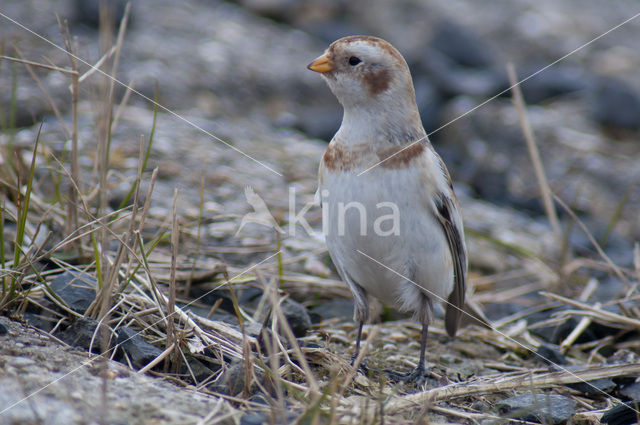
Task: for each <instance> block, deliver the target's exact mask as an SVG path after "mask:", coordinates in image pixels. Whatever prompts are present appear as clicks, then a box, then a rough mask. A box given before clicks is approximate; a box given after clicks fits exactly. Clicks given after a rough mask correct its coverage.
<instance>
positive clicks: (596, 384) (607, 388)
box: [568, 378, 616, 396]
mask: <svg viewBox="0 0 640 425" xmlns="http://www.w3.org/2000/svg"><path fill="white" fill-rule="evenodd" d="M568 387H569V388H573V389H574V390H576V391H580V392H581V393H582V394H585V395H595V396H601V395H603V393H607V394H608V393H610V392H611V391H613V390H614V389H615V388H616V383H615V382H613V380H612V379H611V378H601V379H594V380H593V381H588V382H578V383H575V384H569V385H568Z"/></svg>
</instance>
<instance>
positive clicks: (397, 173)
mask: <svg viewBox="0 0 640 425" xmlns="http://www.w3.org/2000/svg"><path fill="white" fill-rule="evenodd" d="M429 152H430V151H425V154H424V155H423V158H421V159H420V160H417V161H414V162H412V164H411V165H407V166H406V167H404V168H386V167H383V166H382V165H380V166H377V167H375V168H373V169H371V170H369V171H367V172H365V173H364V174H362V175H360V176H359V175H358V173H360V172H361V171H364V170H365V169H366V167H365V166H358V167H355V168H353V169H350V170H340V169H329V168H327V167H322V168H321V171H320V195H321V201H322V208H323V225H324V226H323V227H324V230H325V233H326V235H325V236H326V241H327V246H328V248H329V253H330V254H331V258H332V259H333V261H334V263H335V264H336V265H337V268H338V269H339V271H340V272H341V273H346V274H348V276H349V277H350V278H351V279H352V280H353V281H355V282H356V283H357V284H358V285H360V286H362V287H363V288H364V289H365V291H367V292H368V293H370V294H372V295H374V296H376V297H377V298H379V299H381V300H382V301H384V302H386V303H389V304H391V305H394V306H396V307H398V308H400V309H402V310H416V309H417V308H418V307H419V303H420V302H421V301H420V297H419V295H420V293H419V292H418V290H420V291H422V292H423V293H426V294H427V295H429V296H430V298H431V299H432V300H434V301H437V300H442V299H446V298H447V296H448V295H449V294H450V293H451V291H452V288H453V266H452V259H451V253H450V250H449V247H448V243H447V241H446V237H445V235H444V232H443V230H442V227H441V225H440V223H439V222H438V221H437V219H436V217H435V216H434V214H433V212H432V211H433V202H432V195H433V194H434V193H436V191H437V190H438V189H439V188H437V187H434V186H436V185H438V184H437V183H435V184H433V182H437V181H438V180H437V179H435V180H434V179H433V178H431V179H430V178H425V172H424V167H422V166H424V162H425V161H430V160H431V158H430V157H429V155H428V153H429ZM373 163H375V158H373V157H372V158H371V162H370V164H373ZM429 168H431V169H434V167H429ZM435 169H439V168H438V167H435ZM427 177H428V176H427ZM430 181H431V182H432V183H429V182H430ZM394 206H395V207H394ZM363 210H364V215H363V214H362V211H363ZM363 220H364V223H363ZM394 226H395V227H394ZM358 251H361V252H362V253H360V252H358ZM363 254H366V255H363ZM367 256H369V257H372V258H373V259H375V260H377V261H379V262H380V263H382V264H383V265H384V266H382V265H379V264H377V263H376V262H375V261H373V260H371V259H369V258H367ZM403 276H404V277H406V278H407V279H409V280H411V281H413V282H415V283H416V284H417V285H418V286H419V288H417V287H416V285H415V284H413V283H411V282H409V281H408V280H407V279H404V278H403ZM343 278H345V276H343Z"/></svg>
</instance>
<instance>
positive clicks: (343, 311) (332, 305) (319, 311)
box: [310, 298, 353, 323]
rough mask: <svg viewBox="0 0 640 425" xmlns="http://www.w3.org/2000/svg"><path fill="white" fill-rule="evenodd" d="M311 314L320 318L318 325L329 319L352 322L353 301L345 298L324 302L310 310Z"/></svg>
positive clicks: (317, 321)
mask: <svg viewBox="0 0 640 425" xmlns="http://www.w3.org/2000/svg"><path fill="white" fill-rule="evenodd" d="M310 311H311V314H313V315H314V316H317V317H319V320H316V321H315V322H316V323H319V322H321V321H323V320H328V319H344V320H351V319H352V317H353V301H351V300H347V299H344V298H336V299H332V300H328V301H323V302H321V303H319V304H318V305H315V306H313V307H311V308H310Z"/></svg>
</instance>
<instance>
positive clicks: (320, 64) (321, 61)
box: [307, 53, 333, 74]
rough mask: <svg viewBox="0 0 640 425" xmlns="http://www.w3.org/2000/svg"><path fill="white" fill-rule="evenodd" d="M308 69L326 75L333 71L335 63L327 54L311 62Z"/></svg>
mask: <svg viewBox="0 0 640 425" xmlns="http://www.w3.org/2000/svg"><path fill="white" fill-rule="evenodd" d="M307 68H309V69H310V70H312V71H315V72H319V73H321V74H324V73H325V72H329V71H331V70H333V61H332V60H331V58H330V57H329V56H327V54H326V53H325V54H324V55H322V56H320V57H319V58H317V59H316V60H314V61H313V62H311V63H310V64H309V65H307Z"/></svg>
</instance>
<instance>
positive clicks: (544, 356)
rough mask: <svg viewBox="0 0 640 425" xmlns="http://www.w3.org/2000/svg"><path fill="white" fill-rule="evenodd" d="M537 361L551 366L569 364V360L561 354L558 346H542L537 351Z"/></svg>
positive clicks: (543, 344)
mask: <svg viewBox="0 0 640 425" xmlns="http://www.w3.org/2000/svg"><path fill="white" fill-rule="evenodd" d="M536 361H539V362H542V363H545V364H547V365H551V366H556V365H565V364H567V358H566V357H565V356H564V355H563V354H562V353H561V352H560V350H559V349H558V347H557V346H555V345H552V344H545V343H542V344H540V347H538V350H537V351H536Z"/></svg>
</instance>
